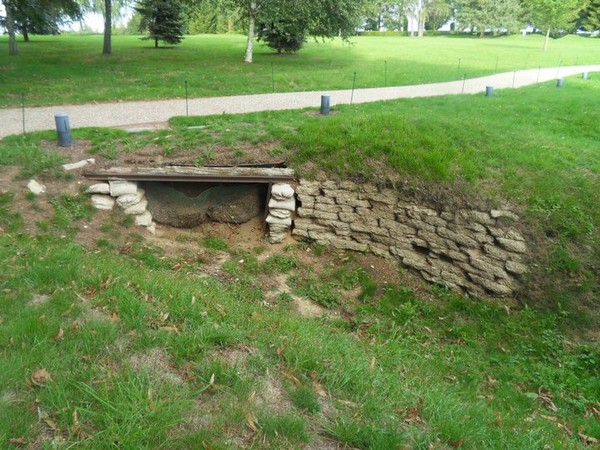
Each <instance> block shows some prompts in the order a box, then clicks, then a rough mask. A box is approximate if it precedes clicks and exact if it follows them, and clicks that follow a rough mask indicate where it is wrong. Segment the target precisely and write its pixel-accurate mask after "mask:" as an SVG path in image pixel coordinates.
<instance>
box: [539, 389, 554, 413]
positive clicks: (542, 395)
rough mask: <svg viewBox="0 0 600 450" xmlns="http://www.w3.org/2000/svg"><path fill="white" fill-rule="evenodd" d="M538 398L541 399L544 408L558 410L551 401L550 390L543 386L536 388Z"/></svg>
mask: <svg viewBox="0 0 600 450" xmlns="http://www.w3.org/2000/svg"><path fill="white" fill-rule="evenodd" d="M538 399H540V400H541V401H542V403H543V404H544V406H545V407H546V409H548V410H549V411H552V412H556V411H558V408H557V407H556V405H555V404H554V402H553V401H552V393H551V392H550V391H545V390H544V389H543V388H540V389H539V390H538Z"/></svg>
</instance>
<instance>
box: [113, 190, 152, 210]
mask: <svg viewBox="0 0 600 450" xmlns="http://www.w3.org/2000/svg"><path fill="white" fill-rule="evenodd" d="M145 192H146V191H144V190H143V189H138V190H137V192H136V193H135V194H125V195H120V196H119V197H118V198H117V205H119V206H120V207H121V208H128V207H129V206H133V205H135V204H137V203H139V202H141V201H142V200H143V199H144V194H145Z"/></svg>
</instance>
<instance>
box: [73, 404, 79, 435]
mask: <svg viewBox="0 0 600 450" xmlns="http://www.w3.org/2000/svg"><path fill="white" fill-rule="evenodd" d="M80 432H81V424H80V423H79V414H77V410H74V411H73V428H71V436H79V433H80Z"/></svg>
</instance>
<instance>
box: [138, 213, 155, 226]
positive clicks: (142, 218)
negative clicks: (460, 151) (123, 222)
mask: <svg viewBox="0 0 600 450" xmlns="http://www.w3.org/2000/svg"><path fill="white" fill-rule="evenodd" d="M135 224H136V225H139V226H141V227H149V226H150V225H152V214H151V213H150V211H144V212H143V213H142V214H138V215H136V216H135Z"/></svg>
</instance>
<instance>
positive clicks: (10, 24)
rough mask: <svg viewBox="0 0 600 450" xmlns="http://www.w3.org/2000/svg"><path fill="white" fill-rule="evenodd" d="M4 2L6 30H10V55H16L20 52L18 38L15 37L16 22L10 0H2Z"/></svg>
mask: <svg viewBox="0 0 600 450" xmlns="http://www.w3.org/2000/svg"><path fill="white" fill-rule="evenodd" d="M2 3H3V4H4V10H5V11H6V31H7V32H8V54H9V55H10V56H16V55H18V54H19V49H18V48H17V39H16V37H15V22H14V20H13V17H12V11H11V10H10V8H11V5H10V0H2Z"/></svg>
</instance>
